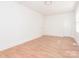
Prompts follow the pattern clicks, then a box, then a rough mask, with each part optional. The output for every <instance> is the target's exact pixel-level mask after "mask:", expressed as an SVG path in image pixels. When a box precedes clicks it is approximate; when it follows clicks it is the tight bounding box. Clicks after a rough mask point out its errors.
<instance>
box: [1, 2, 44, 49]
mask: <svg viewBox="0 0 79 59" xmlns="http://www.w3.org/2000/svg"><path fill="white" fill-rule="evenodd" d="M42 20H43V17H42V15H41V14H39V13H37V12H35V11H32V10H30V9H28V8H26V7H24V6H23V5H20V4H19V3H17V2H0V50H4V49H7V48H10V47H13V46H15V45H18V44H21V43H23V42H25V41H29V40H31V39H34V38H37V37H39V36H41V35H42V29H41V28H42Z"/></svg>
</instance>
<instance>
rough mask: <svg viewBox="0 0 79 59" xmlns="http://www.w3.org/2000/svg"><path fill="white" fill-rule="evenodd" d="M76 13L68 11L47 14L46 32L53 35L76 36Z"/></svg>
mask: <svg viewBox="0 0 79 59" xmlns="http://www.w3.org/2000/svg"><path fill="white" fill-rule="evenodd" d="M74 21H75V14H74V12H67V13H62V14H56V15H52V16H47V19H46V26H45V29H46V30H45V34H46V35H53V36H74V33H75V22H74Z"/></svg>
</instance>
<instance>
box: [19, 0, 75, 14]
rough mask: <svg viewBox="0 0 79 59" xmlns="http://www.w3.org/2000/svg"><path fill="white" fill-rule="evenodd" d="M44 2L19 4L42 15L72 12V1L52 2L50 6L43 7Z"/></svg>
mask: <svg viewBox="0 0 79 59" xmlns="http://www.w3.org/2000/svg"><path fill="white" fill-rule="evenodd" d="M44 2H45V1H24V2H20V3H21V4H23V5H25V6H26V7H29V8H31V9H33V10H35V11H37V12H40V13H42V14H43V15H53V14H58V13H63V12H70V11H73V10H74V7H75V3H76V2H74V1H52V5H45V3H44Z"/></svg>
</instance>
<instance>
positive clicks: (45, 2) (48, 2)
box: [44, 1, 52, 6]
mask: <svg viewBox="0 0 79 59" xmlns="http://www.w3.org/2000/svg"><path fill="white" fill-rule="evenodd" d="M44 4H45V5H48V6H50V5H52V1H44Z"/></svg>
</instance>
